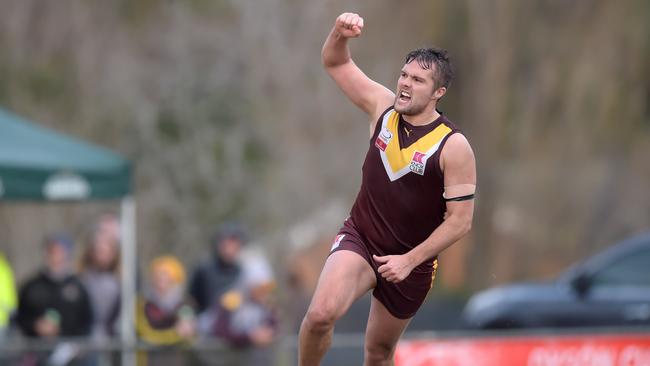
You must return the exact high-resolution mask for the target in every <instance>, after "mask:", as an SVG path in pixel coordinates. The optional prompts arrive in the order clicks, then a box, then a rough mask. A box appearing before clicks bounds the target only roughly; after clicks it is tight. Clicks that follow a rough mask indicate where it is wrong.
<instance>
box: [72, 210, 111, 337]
mask: <svg viewBox="0 0 650 366" xmlns="http://www.w3.org/2000/svg"><path fill="white" fill-rule="evenodd" d="M89 241H90V244H89V245H88V246H87V247H86V248H85V251H84V254H83V257H82V263H81V276H80V277H81V281H82V282H83V284H84V285H85V286H86V290H87V291H88V294H89V295H90V301H91V304H92V309H93V319H94V322H93V327H92V335H93V337H94V338H95V339H97V340H102V339H106V338H107V337H110V336H113V335H114V334H115V321H116V319H117V317H118V315H119V310H120V277H119V273H118V272H119V263H120V251H119V250H120V249H119V222H118V220H117V218H116V217H115V216H113V215H104V216H102V217H101V218H100V219H99V220H98V222H97V223H96V224H95V226H94V227H93V230H92V232H91V233H90V238H89Z"/></svg>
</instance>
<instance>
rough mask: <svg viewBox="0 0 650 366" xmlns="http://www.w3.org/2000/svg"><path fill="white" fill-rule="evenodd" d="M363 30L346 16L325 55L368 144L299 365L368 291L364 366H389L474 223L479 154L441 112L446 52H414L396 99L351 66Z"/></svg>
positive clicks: (447, 76) (313, 358)
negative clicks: (363, 124)
mask: <svg viewBox="0 0 650 366" xmlns="http://www.w3.org/2000/svg"><path fill="white" fill-rule="evenodd" d="M363 27H364V20H363V18H361V17H360V16H359V15H357V14H353V13H344V14H341V15H340V16H339V17H338V18H337V19H336V22H335V24H334V27H333V29H332V31H331V32H330V33H329V36H328V37H327V39H326V41H325V44H324V45H323V50H322V61H323V65H324V67H325V70H326V71H327V73H328V74H329V75H330V76H331V77H332V78H333V79H334V81H335V82H336V83H337V85H338V86H339V87H340V88H341V90H342V91H343V93H344V94H345V95H346V96H347V97H348V98H349V99H350V100H351V101H352V102H353V103H354V104H355V105H356V106H357V107H359V108H360V109H361V110H363V111H364V112H365V113H366V114H367V115H368V117H369V120H370V124H369V132H370V142H369V146H368V152H367V154H366V159H365V162H364V164H363V170H362V174H363V175H362V183H361V189H360V191H359V194H358V196H357V199H356V201H355V203H354V206H353V207H352V210H351V212H350V217H349V218H348V219H347V220H346V221H345V223H344V224H343V227H342V228H341V230H340V232H339V233H338V235H337V236H336V237H335V240H334V243H333V244H332V250H331V252H330V255H329V257H328V258H327V261H326V263H325V266H324V268H323V270H322V272H321V276H320V279H319V282H318V285H317V287H316V291H315V293H314V295H313V298H312V301H311V304H310V306H309V309H308V310H307V314H306V315H305V317H304V320H303V323H302V326H301V330H300V346H299V364H300V365H301V366H308V365H318V364H319V362H320V360H321V359H322V357H323V356H324V354H325V352H326V351H327V348H328V347H329V345H330V343H331V338H332V331H333V328H334V323H335V322H336V320H337V319H339V318H340V317H341V316H342V315H343V314H344V313H345V312H346V311H347V310H348V308H349V307H350V305H351V304H352V303H353V302H354V301H356V300H357V299H358V298H359V297H361V296H362V295H363V294H365V293H367V292H368V291H370V290H373V291H372V294H373V297H372V301H371V307H370V314H369V317H368V326H367V329H366V339H365V354H364V357H365V365H390V364H392V359H393V354H394V351H395V345H396V344H397V341H398V339H399V337H400V336H401V334H402V333H403V332H404V330H405V329H406V326H407V325H408V323H409V321H410V319H411V318H412V317H413V315H414V314H415V312H416V311H417V309H418V308H419V307H420V305H421V304H422V302H423V301H424V299H425V297H426V295H427V292H428V291H429V289H430V288H431V285H432V281H433V276H434V275H435V269H436V267H437V257H438V255H439V254H440V252H442V251H443V250H444V249H445V248H447V247H449V246H450V245H452V244H453V243H454V242H456V241H458V239H460V238H461V237H463V236H464V235H465V234H467V232H468V231H469V229H470V227H471V222H472V217H473V210H474V201H473V198H474V192H475V189H476V168H475V161H474V153H473V152H472V149H471V147H470V145H469V142H468V141H467V139H466V138H465V136H463V134H462V133H461V132H460V130H459V129H458V127H457V126H456V125H455V124H454V123H452V122H451V121H450V120H449V119H448V118H447V117H446V116H445V115H443V114H442V112H440V111H439V110H438V109H437V105H438V102H439V101H440V99H441V98H442V97H443V96H444V95H445V93H446V92H447V88H448V87H449V85H450V82H451V79H452V76H453V71H452V66H451V63H450V61H449V57H448V56H447V52H446V51H445V50H442V49H439V48H421V49H417V50H414V51H412V52H410V53H409V54H408V55H407V56H406V60H405V62H404V66H403V67H402V69H401V71H400V74H399V79H398V80H397V87H396V89H395V92H394V93H393V92H392V91H390V90H389V89H387V88H386V87H384V86H382V85H380V84H378V83H377V82H375V81H373V80H371V79H370V78H369V77H368V76H366V75H365V74H364V73H363V72H362V71H361V69H359V67H357V65H356V64H355V63H354V62H353V61H352V59H351V56H350V49H349V47H348V40H349V39H350V38H355V37H359V36H360V35H361V31H362V29H363Z"/></svg>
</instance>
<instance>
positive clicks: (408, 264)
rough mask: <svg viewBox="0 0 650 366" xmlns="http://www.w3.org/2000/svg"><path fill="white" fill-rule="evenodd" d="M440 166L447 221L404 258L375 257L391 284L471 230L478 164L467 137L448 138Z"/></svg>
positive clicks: (453, 136)
mask: <svg viewBox="0 0 650 366" xmlns="http://www.w3.org/2000/svg"><path fill="white" fill-rule="evenodd" d="M440 167H441V169H442V171H443V173H444V177H445V180H444V184H445V198H446V199H447V203H446V204H447V213H446V215H445V217H446V218H445V221H443V223H442V224H441V225H440V226H438V227H437V228H436V229H435V230H434V231H433V233H431V235H430V236H429V237H428V238H427V239H426V240H425V241H423V242H422V243H420V245H417V246H416V247H415V248H413V249H411V250H410V251H409V252H408V253H406V254H404V255H387V256H383V257H377V256H374V258H375V260H376V261H377V262H379V263H383V264H382V265H381V266H380V267H379V268H378V271H379V273H380V274H381V275H382V277H384V278H385V279H386V280H387V281H389V282H400V281H402V280H404V279H405V278H406V277H407V276H408V275H409V274H410V273H411V271H412V270H413V268H415V267H416V266H418V265H419V264H420V263H423V262H425V261H427V260H429V259H431V258H433V257H435V256H436V255H438V254H440V252H442V251H443V250H445V249H446V248H448V247H449V246H451V245H452V244H453V243H455V242H457V241H458V240H459V239H461V238H462V237H463V236H465V235H466V234H467V233H468V232H469V231H470V229H471V227H472V218H473V216H474V199H473V193H474V190H475V187H476V161H475V159H474V152H473V151H472V148H471V146H470V145H469V142H468V141H467V139H466V138H465V136H463V135H462V134H459V133H456V134H453V135H451V136H450V137H449V139H448V140H447V143H446V144H445V146H444V148H443V150H442V151H441V153H440Z"/></svg>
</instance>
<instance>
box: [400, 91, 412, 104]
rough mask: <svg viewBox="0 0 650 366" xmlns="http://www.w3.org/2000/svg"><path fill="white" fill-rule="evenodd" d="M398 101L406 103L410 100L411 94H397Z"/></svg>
mask: <svg viewBox="0 0 650 366" xmlns="http://www.w3.org/2000/svg"><path fill="white" fill-rule="evenodd" d="M398 99H399V101H400V102H403V103H407V102H409V101H410V100H411V93H409V92H405V91H404V90H401V91H400V92H399V96H398Z"/></svg>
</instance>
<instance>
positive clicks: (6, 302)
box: [0, 252, 16, 340]
mask: <svg viewBox="0 0 650 366" xmlns="http://www.w3.org/2000/svg"><path fill="white" fill-rule="evenodd" d="M15 310H16V286H15V284H14V274H13V271H12V270H11V266H10V265H9V262H8V261H7V258H5V256H4V254H3V253H2V252H0V340H2V338H3V336H4V334H6V332H7V328H8V327H9V320H10V318H11V315H12V314H13V312H14V311H15Z"/></svg>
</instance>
